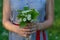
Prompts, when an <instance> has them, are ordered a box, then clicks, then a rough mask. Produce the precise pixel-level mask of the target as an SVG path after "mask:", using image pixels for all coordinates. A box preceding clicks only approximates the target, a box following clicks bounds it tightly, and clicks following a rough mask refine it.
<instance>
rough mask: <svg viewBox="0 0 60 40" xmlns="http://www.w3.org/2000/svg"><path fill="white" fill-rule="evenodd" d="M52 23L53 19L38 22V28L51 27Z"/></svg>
mask: <svg viewBox="0 0 60 40" xmlns="http://www.w3.org/2000/svg"><path fill="white" fill-rule="evenodd" d="M52 24H53V20H50V21H49V20H46V21H45V22H43V23H38V30H44V29H47V28H49V27H51V25H52Z"/></svg>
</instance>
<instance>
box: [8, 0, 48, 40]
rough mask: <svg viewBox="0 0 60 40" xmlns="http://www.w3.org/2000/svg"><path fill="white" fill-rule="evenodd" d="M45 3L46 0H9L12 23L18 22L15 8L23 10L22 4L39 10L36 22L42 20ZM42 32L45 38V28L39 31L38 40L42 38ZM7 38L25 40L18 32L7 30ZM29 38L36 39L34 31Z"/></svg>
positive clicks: (43, 18)
mask: <svg viewBox="0 0 60 40" xmlns="http://www.w3.org/2000/svg"><path fill="white" fill-rule="evenodd" d="M45 5H46V0H10V6H11V17H10V20H11V22H12V23H16V24H18V22H19V20H17V18H16V17H17V15H18V12H17V10H18V9H20V10H23V7H24V6H28V7H29V8H30V9H31V8H34V9H36V10H38V11H39V14H40V15H39V16H38V18H37V19H38V20H37V21H38V22H43V21H44V20H45V14H46V13H45V8H46V7H45ZM44 33H45V38H46V40H48V39H47V32H46V30H44V31H40V40H43V39H44ZM9 40H25V39H24V38H23V37H21V36H19V35H18V34H16V33H14V32H9ZM31 40H36V33H33V34H31Z"/></svg>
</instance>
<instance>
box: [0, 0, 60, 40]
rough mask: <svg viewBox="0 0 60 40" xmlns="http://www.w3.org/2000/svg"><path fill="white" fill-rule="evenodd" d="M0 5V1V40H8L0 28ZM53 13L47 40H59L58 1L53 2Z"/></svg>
mask: <svg viewBox="0 0 60 40" xmlns="http://www.w3.org/2000/svg"><path fill="white" fill-rule="evenodd" d="M2 4H3V0H0V40H8V31H7V30H6V29H4V27H3V26H2V6H3V5H2ZM54 12H55V14H54V15H55V16H54V23H53V25H52V27H51V28H49V29H47V31H48V35H49V40H60V0H55V7H54Z"/></svg>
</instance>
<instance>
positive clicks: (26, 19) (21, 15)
mask: <svg viewBox="0 0 60 40" xmlns="http://www.w3.org/2000/svg"><path fill="white" fill-rule="evenodd" d="M17 12H18V15H17V18H18V20H19V24H20V26H21V27H25V26H26V25H27V23H30V22H33V21H35V20H36V19H37V16H38V15H39V12H38V11H37V10H35V9H29V8H28V7H24V9H23V10H17Z"/></svg>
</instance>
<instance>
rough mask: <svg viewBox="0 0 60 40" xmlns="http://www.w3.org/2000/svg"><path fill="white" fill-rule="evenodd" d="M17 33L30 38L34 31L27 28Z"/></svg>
mask: <svg viewBox="0 0 60 40" xmlns="http://www.w3.org/2000/svg"><path fill="white" fill-rule="evenodd" d="M17 33H18V34H19V35H20V36H23V37H28V36H29V35H30V34H31V33H32V30H31V29H29V28H28V29H27V28H20V29H19V30H18V32H17Z"/></svg>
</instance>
